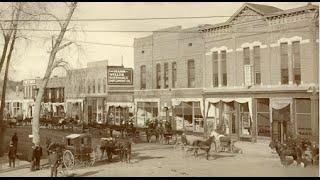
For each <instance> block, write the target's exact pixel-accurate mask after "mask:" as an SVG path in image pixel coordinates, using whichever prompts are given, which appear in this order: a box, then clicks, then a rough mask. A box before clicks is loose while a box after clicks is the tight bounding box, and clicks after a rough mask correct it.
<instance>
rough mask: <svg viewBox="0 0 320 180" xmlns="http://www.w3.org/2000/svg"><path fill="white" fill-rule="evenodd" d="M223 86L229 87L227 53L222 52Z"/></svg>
mask: <svg viewBox="0 0 320 180" xmlns="http://www.w3.org/2000/svg"><path fill="white" fill-rule="evenodd" d="M221 72H222V86H227V84H228V82H227V81H228V80H227V79H228V78H227V51H226V50H224V51H221Z"/></svg>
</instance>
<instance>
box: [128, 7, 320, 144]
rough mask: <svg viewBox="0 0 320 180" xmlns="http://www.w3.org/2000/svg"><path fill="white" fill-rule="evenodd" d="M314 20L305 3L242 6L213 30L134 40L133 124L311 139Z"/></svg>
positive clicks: (314, 125) (315, 100)
mask: <svg viewBox="0 0 320 180" xmlns="http://www.w3.org/2000/svg"><path fill="white" fill-rule="evenodd" d="M318 14H319V8H318V6H315V5H312V4H308V5H307V6H303V7H299V8H295V9H289V10H281V9H279V8H276V7H272V6H266V5H260V4H252V3H245V4H244V5H243V6H242V7H241V8H240V9H239V10H238V11H237V12H235V13H234V15H233V16H232V17H231V18H230V19H229V20H228V21H226V22H224V23H221V24H215V25H202V26H199V27H197V28H191V29H185V30H183V29H181V27H173V28H169V29H165V31H174V32H177V33H171V32H170V33H165V32H163V33H161V32H160V31H161V30H160V31H157V33H156V32H154V33H153V34H152V35H151V36H148V37H145V38H139V39H135V44H134V47H135V51H134V53H135V54H134V63H135V69H134V70H135V73H134V75H135V76H134V77H135V79H134V87H135V93H134V98H135V103H136V112H135V113H136V117H137V123H138V124H140V125H143V123H144V122H145V120H146V119H148V118H155V117H158V118H162V119H163V118H164V117H165V119H171V120H172V124H173V125H174V127H175V128H176V129H183V130H185V131H187V132H188V131H189V132H203V133H207V132H209V131H210V130H211V129H220V130H222V131H224V133H226V134H230V135H231V136H232V137H234V138H236V139H239V140H242V139H243V140H245V139H247V140H251V141H254V142H255V141H257V140H260V139H265V138H276V139H279V140H281V141H283V140H285V139H286V137H287V136H288V135H289V134H293V135H297V134H299V135H302V136H308V137H313V138H315V139H317V138H318V136H319V128H318V125H319V124H318V123H319V111H318V104H319V94H318V92H319V88H318V65H319V64H318V60H319V37H318V32H319V24H318ZM189 32H190V33H189ZM192 32H193V33H192ZM197 32H198V33H197ZM167 82H169V83H167ZM142 102H143V103H142ZM168 111H169V113H168ZM168 114H169V115H168Z"/></svg>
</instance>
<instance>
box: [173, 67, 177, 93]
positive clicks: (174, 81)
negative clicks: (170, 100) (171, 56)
mask: <svg viewBox="0 0 320 180" xmlns="http://www.w3.org/2000/svg"><path fill="white" fill-rule="evenodd" d="M176 83H177V63H176V62H173V63H172V88H175V87H176Z"/></svg>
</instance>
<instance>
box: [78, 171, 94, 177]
mask: <svg viewBox="0 0 320 180" xmlns="http://www.w3.org/2000/svg"><path fill="white" fill-rule="evenodd" d="M98 172H100V171H88V172H85V173H82V174H75V175H74V176H75V177H83V176H92V175H94V174H97V173H98Z"/></svg>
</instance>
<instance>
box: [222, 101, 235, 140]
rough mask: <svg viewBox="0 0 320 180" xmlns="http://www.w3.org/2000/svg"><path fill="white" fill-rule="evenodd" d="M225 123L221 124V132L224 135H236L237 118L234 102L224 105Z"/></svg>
mask: <svg viewBox="0 0 320 180" xmlns="http://www.w3.org/2000/svg"><path fill="white" fill-rule="evenodd" d="M222 116H223V117H222V118H223V121H222V122H221V124H220V128H219V129H220V130H221V133H223V134H231V133H232V134H235V133H236V116H235V108H234V102H233V101H232V102H224V103H223V114H222Z"/></svg>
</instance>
